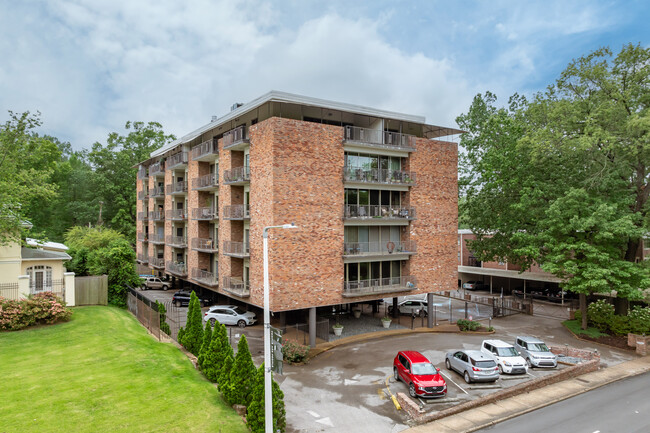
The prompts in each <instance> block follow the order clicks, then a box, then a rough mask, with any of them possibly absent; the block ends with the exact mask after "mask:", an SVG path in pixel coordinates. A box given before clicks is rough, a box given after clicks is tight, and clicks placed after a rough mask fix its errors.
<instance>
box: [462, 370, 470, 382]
mask: <svg viewBox="0 0 650 433" xmlns="http://www.w3.org/2000/svg"><path fill="white" fill-rule="evenodd" d="M463 377H464V378H465V382H467V383H472V379H470V377H469V373H468V372H465V374H464V375H463Z"/></svg>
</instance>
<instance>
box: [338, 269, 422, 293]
mask: <svg viewBox="0 0 650 433" xmlns="http://www.w3.org/2000/svg"><path fill="white" fill-rule="evenodd" d="M416 285H417V280H416V279H415V277H414V276H411V275H409V276H403V277H392V278H377V279H373V280H360V281H345V282H344V283H343V297H344V298H353V297H356V296H367V295H377V294H383V293H396V292H408V291H411V290H415V289H416V287H415V286H416Z"/></svg>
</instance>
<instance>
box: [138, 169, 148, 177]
mask: <svg viewBox="0 0 650 433" xmlns="http://www.w3.org/2000/svg"><path fill="white" fill-rule="evenodd" d="M148 177H149V174H148V173H147V167H140V169H139V170H138V179H146V178H148Z"/></svg>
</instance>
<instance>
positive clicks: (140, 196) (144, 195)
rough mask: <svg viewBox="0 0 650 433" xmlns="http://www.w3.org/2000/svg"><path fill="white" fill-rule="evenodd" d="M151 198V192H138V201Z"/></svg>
mask: <svg viewBox="0 0 650 433" xmlns="http://www.w3.org/2000/svg"><path fill="white" fill-rule="evenodd" d="M148 198H149V191H147V190H144V191H138V200H146V199H148Z"/></svg>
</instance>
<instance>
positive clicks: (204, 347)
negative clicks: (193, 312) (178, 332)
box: [197, 320, 212, 368]
mask: <svg viewBox="0 0 650 433" xmlns="http://www.w3.org/2000/svg"><path fill="white" fill-rule="evenodd" d="M210 343H212V325H210V321H209V320H208V321H207V322H205V329H204V330H203V343H202V344H201V349H200V350H199V357H198V359H197V363H198V365H199V367H200V368H203V360H204V359H205V355H206V353H208V350H209V348H210Z"/></svg>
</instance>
